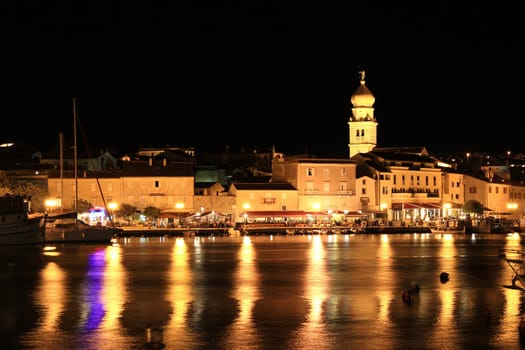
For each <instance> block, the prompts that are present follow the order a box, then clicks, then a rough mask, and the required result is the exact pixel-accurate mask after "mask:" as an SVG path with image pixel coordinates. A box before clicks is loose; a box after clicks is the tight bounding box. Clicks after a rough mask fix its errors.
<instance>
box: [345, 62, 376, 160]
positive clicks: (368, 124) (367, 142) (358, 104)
mask: <svg viewBox="0 0 525 350" xmlns="http://www.w3.org/2000/svg"><path fill="white" fill-rule="evenodd" d="M359 74H360V76H361V81H360V84H359V87H358V88H357V90H356V91H355V92H354V94H353V95H352V97H351V98H350V102H352V106H353V108H352V114H351V115H350V119H349V121H348V128H349V131H350V138H349V140H350V143H349V144H348V148H349V156H350V158H352V157H353V156H355V155H356V154H357V153H367V152H370V151H372V150H373V149H374V148H375V147H376V146H377V121H376V118H375V117H374V102H375V97H374V95H372V93H371V92H370V90H368V87H367V86H366V83H365V71H360V72H359Z"/></svg>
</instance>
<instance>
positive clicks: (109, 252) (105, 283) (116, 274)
mask: <svg viewBox="0 0 525 350" xmlns="http://www.w3.org/2000/svg"><path fill="white" fill-rule="evenodd" d="M104 253H105V263H106V264H105V267H104V274H103V280H102V292H101V300H102V303H103V305H104V307H105V314H104V319H103V322H102V325H101V329H103V330H105V331H108V332H102V333H103V336H104V344H111V342H112V341H115V338H116V337H117V335H119V336H121V335H120V332H119V331H118V330H120V328H121V327H120V316H121V315H122V311H123V310H124V305H125V304H126V302H127V300H128V297H129V296H128V293H127V291H126V280H127V272H126V270H125V268H124V267H123V265H122V248H121V247H120V246H118V245H111V246H108V247H106V250H105V252H104Z"/></svg>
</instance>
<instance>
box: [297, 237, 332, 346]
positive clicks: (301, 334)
mask: <svg viewBox="0 0 525 350" xmlns="http://www.w3.org/2000/svg"><path fill="white" fill-rule="evenodd" d="M310 240H311V242H310V250H309V252H308V264H307V266H306V270H305V273H304V290H305V291H304V297H305V298H306V299H307V301H308V303H309V312H308V314H307V315H306V318H305V321H304V322H303V324H302V326H301V327H300V328H299V329H298V330H297V332H296V333H295V337H294V338H293V339H291V341H290V344H291V345H292V346H293V347H294V348H296V349H329V348H331V347H332V346H333V345H332V344H331V341H330V337H329V336H328V334H327V331H326V329H325V320H324V318H325V317H326V311H327V310H326V308H327V305H326V301H327V298H328V290H329V286H330V278H329V275H328V273H327V270H326V251H325V246H324V243H323V240H322V238H321V236H318V235H314V236H310Z"/></svg>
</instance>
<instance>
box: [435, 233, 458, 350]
mask: <svg viewBox="0 0 525 350" xmlns="http://www.w3.org/2000/svg"><path fill="white" fill-rule="evenodd" d="M440 237H441V246H440V250H439V254H438V255H439V259H437V262H438V271H439V275H436V276H435V278H436V281H437V278H438V277H439V278H440V277H441V273H446V274H448V276H449V280H448V281H447V280H446V279H443V281H442V280H441V279H440V280H439V284H437V282H436V284H437V287H436V291H437V294H438V299H437V300H438V304H437V305H435V306H436V314H435V315H436V316H435V324H434V325H433V327H432V331H433V332H432V336H433V339H432V341H431V342H432V343H434V344H439V343H441V342H442V339H443V336H444V334H445V332H446V333H448V334H447V337H448V336H453V337H456V336H457V334H456V332H457V328H456V327H454V326H453V324H454V322H455V316H454V310H455V307H456V306H457V300H458V296H457V295H456V293H457V292H458V291H457V289H456V288H455V282H454V281H456V280H457V278H459V277H460V276H457V274H456V271H457V267H456V261H457V259H456V258H457V250H456V246H455V242H454V235H452V234H443V235H441V236H440ZM450 279H451V280H450Z"/></svg>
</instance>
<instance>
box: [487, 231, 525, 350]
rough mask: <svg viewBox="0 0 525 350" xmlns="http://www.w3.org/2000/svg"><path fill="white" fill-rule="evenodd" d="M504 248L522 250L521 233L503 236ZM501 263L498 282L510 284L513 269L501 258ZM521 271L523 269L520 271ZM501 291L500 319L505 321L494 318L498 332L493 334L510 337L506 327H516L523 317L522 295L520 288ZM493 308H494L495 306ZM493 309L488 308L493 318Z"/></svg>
mask: <svg viewBox="0 0 525 350" xmlns="http://www.w3.org/2000/svg"><path fill="white" fill-rule="evenodd" d="M504 249H505V250H509V251H521V250H522V248H521V235H520V234H519V233H512V234H508V235H507V236H506V237H505V246H504ZM510 258H512V257H510ZM501 265H502V269H504V270H503V273H502V274H500V276H501V281H500V284H501V285H502V286H508V285H512V278H513V275H514V273H513V271H512V270H511V268H510V267H509V266H508V265H507V264H506V262H505V261H503V260H501ZM522 272H523V270H522V271H520V273H522ZM516 284H517V285H518V286H520V287H524V286H523V285H521V284H520V282H517V283H516ZM502 293H503V307H502V309H503V315H502V319H504V320H505V322H496V320H494V322H495V323H496V324H497V328H498V332H496V333H495V334H505V335H507V337H512V336H513V332H509V331H507V329H508V328H514V329H516V327H518V325H519V324H520V321H521V320H522V319H523V318H522V315H521V312H520V310H521V304H522V297H523V295H522V292H521V291H520V290H516V289H511V288H502ZM494 309H495V310H496V308H495V307H494ZM495 310H494V311H492V310H489V311H490V312H491V316H492V317H493V318H496V316H497V315H492V313H495ZM500 337H501V336H500ZM502 340H504V341H509V340H510V341H512V338H511V339H502Z"/></svg>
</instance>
